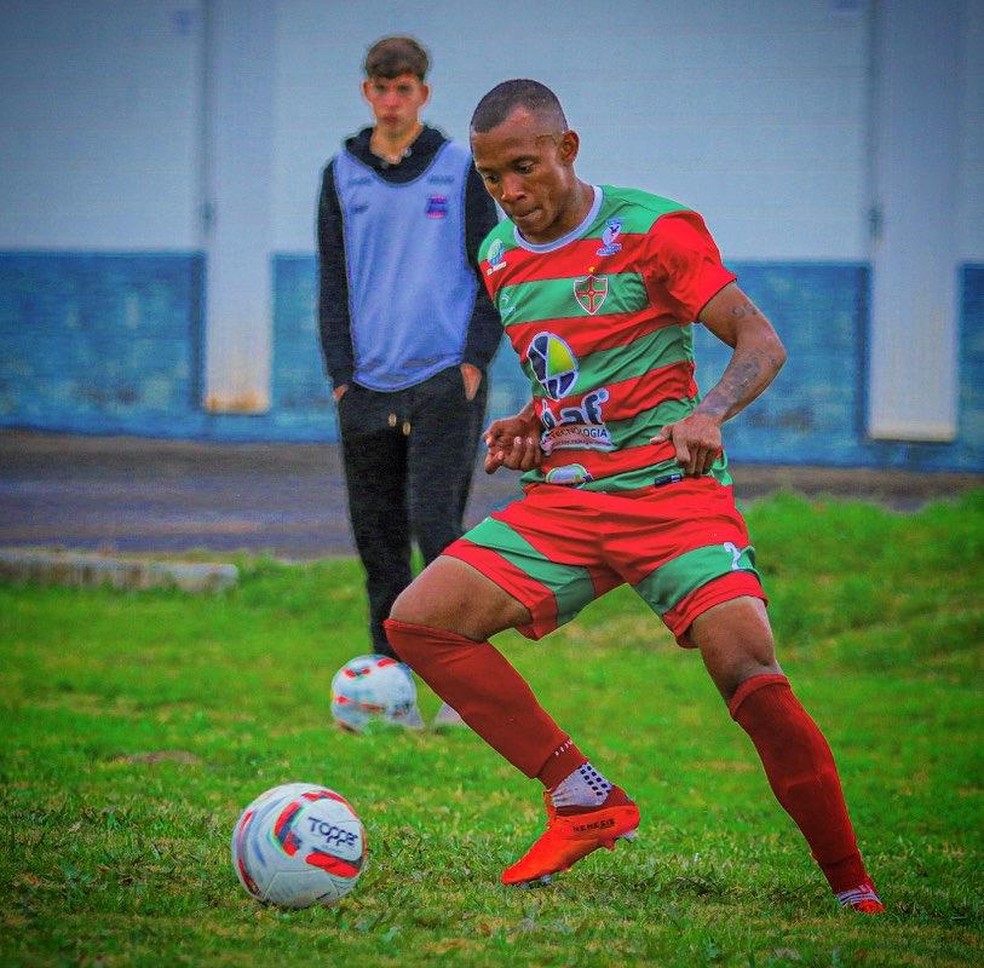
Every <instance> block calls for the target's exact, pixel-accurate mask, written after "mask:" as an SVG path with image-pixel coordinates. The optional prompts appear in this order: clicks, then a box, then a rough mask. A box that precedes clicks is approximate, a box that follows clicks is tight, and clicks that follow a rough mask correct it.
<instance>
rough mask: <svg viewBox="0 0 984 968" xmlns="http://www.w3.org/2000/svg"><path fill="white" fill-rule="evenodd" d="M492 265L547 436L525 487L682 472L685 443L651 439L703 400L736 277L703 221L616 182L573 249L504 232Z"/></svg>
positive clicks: (485, 260)
mask: <svg viewBox="0 0 984 968" xmlns="http://www.w3.org/2000/svg"><path fill="white" fill-rule="evenodd" d="M479 259H480V261H481V267H482V273H483V276H484V278H485V284H486V287H487V288H488V291H489V295H490V296H491V297H492V302H493V303H494V304H495V306H496V307H497V308H498V310H499V314H500V316H501V317H502V323H503V326H504V328H505V331H506V333H507V335H508V336H509V340H510V342H511V343H512V345H513V347H514V349H515V350H516V352H517V353H518V355H519V360H520V364H521V365H522V367H523V370H524V371H525V372H526V375H527V376H528V377H529V380H530V385H531V387H532V390H533V399H534V404H535V407H536V411H537V414H538V415H539V417H540V421H541V423H542V425H543V432H542V435H541V445H542V449H543V455H544V456H543V463H542V466H541V467H540V468H538V469H537V470H535V471H531V472H530V473H528V474H527V475H526V476H525V477H524V480H526V481H546V482H548V483H552V484H567V485H572V486H576V487H585V488H589V489H592V490H602V491H624V490H634V489H636V488H640V487H646V486H647V485H651V484H652V483H653V482H654V481H655V480H656V479H657V478H660V477H665V476H667V475H671V474H673V473H675V472H678V471H679V470H680V467H679V465H678V464H677V462H676V459H675V456H674V449H673V445H672V444H671V443H668V442H663V443H660V444H650V443H649V440H650V438H651V437H653V436H654V435H655V434H656V433H658V432H659V430H660V428H662V427H663V426H664V425H665V424H667V423H672V422H673V421H675V420H679V419H681V418H682V417H684V416H685V415H686V414H688V413H689V412H690V411H691V410H693V408H694V407H695V406H696V405H697V403H698V402H699V400H700V395H699V391H698V389H697V384H696V382H695V380H694V352H693V332H692V326H693V324H694V322H695V321H696V319H697V316H698V314H699V313H700V311H701V310H702V309H703V308H704V306H705V305H706V304H707V302H708V300H710V299H711V297H712V296H714V295H715V294H716V293H717V292H719V291H720V290H721V289H722V288H724V286H726V285H727V284H728V283H730V282H733V281H734V279H735V278H736V277H735V275H734V273H732V272H729V271H728V270H727V269H726V268H725V267H724V266H723V265H722V263H721V256H720V253H719V252H718V248H717V245H716V244H715V242H714V240H713V239H712V238H711V235H710V233H709V232H708V230H707V228H706V226H705V225H704V221H703V219H702V218H701V217H700V216H699V215H698V214H697V213H696V212H693V211H690V210H689V209H687V208H685V207H683V206H682V205H679V204H678V203H676V202H674V201H671V200H669V199H666V198H660V197H659V196H657V195H650V194H648V193H647V192H643V191H638V190H635V189H628V188H613V187H611V186H608V185H605V186H602V187H601V188H600V189H598V188H596V189H595V202H594V205H593V206H592V209H591V211H590V212H589V213H588V215H587V217H586V218H585V220H584V222H583V223H582V224H581V225H580V226H579V227H578V228H577V229H575V230H574V231H573V232H571V233H570V234H569V235H567V236H565V237H564V238H561V239H558V240H557V241H555V242H552V243H549V244H547V245H532V244H531V243H529V242H526V241H525V240H524V239H522V237H520V236H519V235H518V233H517V232H516V231H515V227H514V226H513V224H512V223H511V222H509V221H504V222H501V223H500V224H499V225H498V226H497V227H496V228H495V229H493V231H492V232H490V233H489V235H488V236H487V237H486V239H485V241H484V242H483V243H482V246H481V248H480V249H479ZM725 468H726V462H725V460H724V459H723V458H722V459H721V460H720V461H719V462H718V464H717V465H716V471H717V473H718V474H719V476H720V477H722V478H725V479H727V480H730V478H728V477H727V471H726V469H725Z"/></svg>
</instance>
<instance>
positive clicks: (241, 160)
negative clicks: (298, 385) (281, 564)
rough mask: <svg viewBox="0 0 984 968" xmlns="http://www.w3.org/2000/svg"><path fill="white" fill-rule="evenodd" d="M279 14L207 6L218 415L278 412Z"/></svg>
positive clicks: (207, 167)
mask: <svg viewBox="0 0 984 968" xmlns="http://www.w3.org/2000/svg"><path fill="white" fill-rule="evenodd" d="M276 7H277V5H276V3H274V2H271V0H203V4H202V13H203V18H204V27H205V30H204V33H205V43H204V54H203V68H202V102H203V103H202V107H203V110H202V133H201V140H202V159H201V165H202V170H201V186H202V232H203V248H204V251H205V254H206V269H205V277H206V282H205V311H206V326H205V329H206V332H205V386H204V400H203V405H204V407H205V409H206V410H207V411H210V412H213V413H261V412H263V411H265V410H268V409H269V407H270V368H271V352H272V341H271V329H272V301H273V300H272V291H271V290H272V282H271V278H270V276H271V269H270V253H269V245H270V238H271V219H272V199H273V184H272V183H273V139H274V73H275V38H276Z"/></svg>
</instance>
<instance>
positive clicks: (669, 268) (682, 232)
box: [649, 211, 738, 321]
mask: <svg viewBox="0 0 984 968" xmlns="http://www.w3.org/2000/svg"><path fill="white" fill-rule="evenodd" d="M649 236H650V239H649V241H650V244H651V245H652V246H653V261H654V263H655V267H654V268H655V280H654V281H656V282H657V283H658V284H659V285H661V286H662V287H663V288H664V289H665V290H666V292H667V293H668V294H669V295H670V296H671V297H672V299H673V301H674V302H676V303H677V304H678V305H679V306H680V307H681V314H682V315H683V316H685V317H686V318H687V319H688V320H690V321H693V320H696V319H697V317H698V316H699V315H700V312H701V310H702V309H703V308H704V307H705V306H706V305H707V303H708V302H709V301H710V300H711V298H712V297H714V296H716V295H717V294H718V293H719V292H720V291H721V290H722V289H723V288H724V287H725V286H726V285H728V283H731V282H734V281H735V279H737V278H738V277H737V276H736V275H735V274H734V273H733V272H731V271H730V270H729V269H726V268H725V267H724V265H723V264H722V263H721V253H720V252H719V251H718V247H717V244H716V243H715V241H714V239H713V238H712V237H711V233H710V232H708V230H707V227H706V226H705V225H704V220H703V219H702V218H701V217H700V216H699V215H698V214H697V213H696V212H689V211H683V212H672V213H669V214H667V215H663V216H661V217H660V218H658V219H657V220H656V221H655V222H654V223H653V227H652V228H651V229H650V231H649Z"/></svg>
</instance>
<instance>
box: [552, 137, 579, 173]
mask: <svg viewBox="0 0 984 968" xmlns="http://www.w3.org/2000/svg"><path fill="white" fill-rule="evenodd" d="M580 147H581V139H580V138H579V137H578V136H577V132H576V131H565V132H564V133H563V134H562V135H561V136H560V141H559V142H558V143H557V157H558V158H559V159H560V162H561V164H564V165H573V164H574V159H575V158H577V152H578V149H579V148H580Z"/></svg>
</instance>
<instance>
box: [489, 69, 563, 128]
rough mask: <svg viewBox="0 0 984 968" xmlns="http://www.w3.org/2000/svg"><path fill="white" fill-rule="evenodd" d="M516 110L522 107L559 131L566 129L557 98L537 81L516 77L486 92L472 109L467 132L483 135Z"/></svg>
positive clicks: (544, 85)
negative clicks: (541, 117) (556, 127)
mask: <svg viewBox="0 0 984 968" xmlns="http://www.w3.org/2000/svg"><path fill="white" fill-rule="evenodd" d="M518 107H523V108H526V110H527V111H529V112H530V113H531V114H538V115H541V116H543V117H547V118H549V119H550V120H551V121H553V122H555V123H556V124H557V125H558V126H559V127H560V130H561V131H566V130H567V118H566V117H564V109H563V108H562V107H561V106H560V100H559V99H558V98H557V95H556V94H554V92H553V91H551V90H550V88H549V87H547V85H546V84H541V83H540V82H539V81H531V80H529V79H527V78H516V79H514V80H511V81H503V82H502V83H501V84H497V85H496V86H495V87H493V88H492V90H491V91H489V93H488V94H486V95H485V97H483V98H482V100H481V101H479V102H478V106H477V107H476V108H475V112H474V114H472V119H471V130H472V131H474V132H476V133H478V134H484V133H485V132H486V131H491V130H492V129H493V128H496V127H498V126H499V125H500V124H502V122H503V121H505V120H506V118H508V117H509V115H510V114H511V113H512V112H513V111H514V110H515V109H516V108H518Z"/></svg>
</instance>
